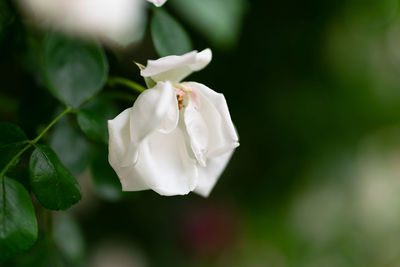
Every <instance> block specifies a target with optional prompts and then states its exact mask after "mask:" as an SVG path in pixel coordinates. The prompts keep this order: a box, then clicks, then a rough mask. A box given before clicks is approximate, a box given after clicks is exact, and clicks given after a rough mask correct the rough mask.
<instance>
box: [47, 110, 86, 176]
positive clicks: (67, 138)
mask: <svg viewBox="0 0 400 267" xmlns="http://www.w3.org/2000/svg"><path fill="white" fill-rule="evenodd" d="M50 147H51V148H52V149H53V150H54V151H55V152H56V153H57V155H58V156H59V158H60V160H61V162H62V163H63V164H64V165H65V166H66V167H67V169H68V170H69V171H70V172H71V173H72V174H73V175H74V176H75V177H78V176H79V175H80V174H81V173H82V172H83V171H84V170H85V168H86V167H87V166H88V165H89V160H90V151H89V143H88V140H87V138H85V136H84V135H83V134H82V133H81V132H80V131H79V129H78V128H77V127H74V125H72V123H71V122H70V121H69V120H68V118H62V119H61V120H60V121H58V122H57V124H56V125H55V126H54V129H53V131H52V134H51V137H50Z"/></svg>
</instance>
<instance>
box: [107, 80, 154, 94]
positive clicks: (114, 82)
mask: <svg viewBox="0 0 400 267" xmlns="http://www.w3.org/2000/svg"><path fill="white" fill-rule="evenodd" d="M107 84H108V85H109V86H115V85H118V84H120V85H124V86H126V87H128V88H130V89H132V90H134V91H135V92H137V93H142V92H143V91H144V90H146V88H145V87H143V86H141V85H140V84H138V83H135V82H133V81H131V80H128V79H126V78H122V77H110V78H108V81H107Z"/></svg>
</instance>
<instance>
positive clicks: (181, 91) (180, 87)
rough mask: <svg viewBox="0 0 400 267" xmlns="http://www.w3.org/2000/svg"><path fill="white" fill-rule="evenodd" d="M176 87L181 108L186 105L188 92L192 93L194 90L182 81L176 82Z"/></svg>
mask: <svg viewBox="0 0 400 267" xmlns="http://www.w3.org/2000/svg"><path fill="white" fill-rule="evenodd" d="M174 88H175V92H176V99H177V100H178V108H179V110H181V109H182V108H183V107H185V102H186V101H184V100H185V96H186V97H187V93H192V92H193V91H192V89H190V88H189V87H187V86H185V85H184V84H181V83H177V84H175V85H174Z"/></svg>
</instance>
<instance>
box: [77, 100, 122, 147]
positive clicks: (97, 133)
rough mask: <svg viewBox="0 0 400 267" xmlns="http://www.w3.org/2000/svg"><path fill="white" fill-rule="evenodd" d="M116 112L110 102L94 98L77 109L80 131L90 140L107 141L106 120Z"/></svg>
mask: <svg viewBox="0 0 400 267" xmlns="http://www.w3.org/2000/svg"><path fill="white" fill-rule="evenodd" d="M117 114H118V110H117V108H116V107H115V106H114V105H113V103H112V102H110V101H107V100H105V99H102V98H96V99H94V100H92V101H90V102H89V103H88V104H86V105H85V106H84V107H82V108H81V109H80V110H79V111H78V116H77V119H78V124H79V127H80V128H81V129H82V131H83V132H84V133H85V134H86V135H87V136H88V137H89V138H90V139H92V140H94V141H97V142H103V143H106V144H107V143H108V128H107V120H109V119H112V118H114V117H115V116H116V115H117Z"/></svg>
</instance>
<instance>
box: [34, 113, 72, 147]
mask: <svg viewBox="0 0 400 267" xmlns="http://www.w3.org/2000/svg"><path fill="white" fill-rule="evenodd" d="M69 112H71V107H69V106H67V107H66V108H65V109H64V111H63V112H61V113H60V114H59V115H58V116H57V117H55V118H54V119H53V120H52V121H51V122H50V123H49V125H47V126H46V128H44V130H43V131H42V132H41V133H40V134H39V135H38V136H37V137H36V138H35V139H33V140H32V141H31V143H32V144H35V143H37V141H39V140H40V138H42V137H43V135H44V134H45V133H47V131H48V130H50V128H51V127H53V125H54V124H55V123H56V122H57V121H59V120H60V119H61V118H62V117H63V116H64V115H65V114H67V113H69Z"/></svg>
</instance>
